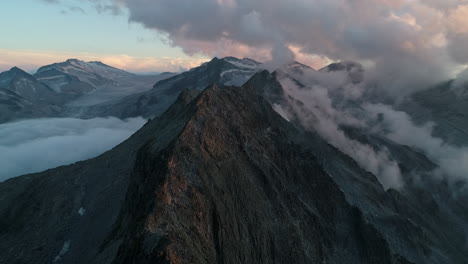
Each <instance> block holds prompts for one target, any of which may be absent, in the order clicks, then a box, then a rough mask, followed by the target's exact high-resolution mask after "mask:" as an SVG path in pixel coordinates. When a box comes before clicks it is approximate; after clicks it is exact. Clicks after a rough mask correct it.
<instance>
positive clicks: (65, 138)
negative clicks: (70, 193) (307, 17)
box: [0, 118, 146, 182]
mask: <svg viewBox="0 0 468 264" xmlns="http://www.w3.org/2000/svg"><path fill="white" fill-rule="evenodd" d="M145 122H146V121H145V120H144V119H143V118H131V119H127V120H120V119H117V118H94V119H89V120H83V119H75V118H47V119H34V120H24V121H19V122H14V123H6V124H1V125H0V182H1V181H4V180H7V179H9V178H12V177H15V176H19V175H22V174H27V173H33V172H39V171H43V170H46V169H49V168H54V167H57V166H61V165H67V164H71V163H73V162H77V161H81V160H86V159H89V158H93V157H96V156H98V155H100V154H102V153H104V152H105V151H107V150H110V149H111V148H113V147H114V146H116V145H118V144H119V143H121V142H122V141H124V140H125V139H127V138H128V137H129V136H130V135H132V134H133V133H134V132H135V131H137V130H138V129H139V128H141V127H142V126H143V124H144V123H145Z"/></svg>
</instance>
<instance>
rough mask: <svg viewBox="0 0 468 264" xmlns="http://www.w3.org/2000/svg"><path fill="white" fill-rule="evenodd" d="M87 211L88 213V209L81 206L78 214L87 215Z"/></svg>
mask: <svg viewBox="0 0 468 264" xmlns="http://www.w3.org/2000/svg"><path fill="white" fill-rule="evenodd" d="M85 213H86V210H85V209H84V208H83V207H80V210H78V214H79V215H80V216H83V215H85Z"/></svg>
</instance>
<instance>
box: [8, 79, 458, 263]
mask: <svg viewBox="0 0 468 264" xmlns="http://www.w3.org/2000/svg"><path fill="white" fill-rule="evenodd" d="M278 85H279V83H278V82H277V81H276V79H275V76H274V75H271V74H269V73H268V72H266V71H264V72H261V73H258V74H256V75H255V76H254V77H252V79H251V80H250V81H248V82H247V83H246V84H245V85H244V86H243V87H241V88H239V87H221V86H218V85H213V86H211V87H209V88H208V89H206V90H205V91H203V92H202V93H201V94H200V95H198V96H196V94H197V93H198V92H197V90H184V92H182V94H181V95H180V96H179V97H178V99H177V100H176V102H175V103H174V104H173V105H172V106H171V107H170V108H169V110H167V111H166V112H165V113H164V114H162V115H161V116H160V117H159V118H157V119H154V120H152V121H150V122H149V123H148V124H146V125H145V126H144V127H143V128H142V129H141V130H140V131H138V132H137V133H135V134H134V135H133V136H132V137H131V138H130V139H128V140H127V141H125V142H124V143H122V144H120V145H119V146H117V147H116V148H114V149H113V150H111V151H109V152H107V153H105V154H103V155H101V156H99V157H98V158H95V159H92V160H89V161H85V162H80V163H77V164H74V165H71V166H66V167H61V168H57V169H53V170H49V171H46V172H43V173H40V174H33V175H25V176H22V177H19V178H15V179H12V180H9V181H7V182H4V183H1V184H0V219H1V220H0V221H1V222H0V227H1V228H0V230H1V231H0V251H1V252H3V253H2V254H1V255H0V262H6V263H29V262H35V263H50V262H55V263H437V262H440V263H462V262H461V261H463V259H464V256H466V249H464V247H463V245H461V244H460V245H452V244H449V242H447V241H449V240H450V239H451V238H453V237H454V235H453V233H452V232H449V233H448V234H449V235H448V236H447V237H445V236H442V235H440V234H444V232H445V230H434V229H433V228H432V226H431V225H429V224H427V223H426V221H427V222H431V221H435V222H437V221H439V219H438V217H439V213H437V211H434V212H435V213H434V216H432V215H430V214H428V213H427V212H428V211H429V209H430V207H427V206H426V205H425V204H421V205H420V207H419V208H418V207H417V206H415V205H418V203H419V200H418V201H411V202H410V201H408V200H407V198H406V196H405V195H401V194H399V193H398V192H396V191H394V190H391V191H389V192H385V191H384V190H383V188H382V186H381V185H380V184H379V182H378V181H377V179H376V177H375V176H374V175H372V174H370V173H368V172H365V171H364V170H362V169H361V168H360V167H359V166H358V165H357V163H356V162H354V161H353V160H352V159H351V158H349V157H348V156H346V155H344V154H343V153H341V152H340V151H339V150H337V149H336V148H334V147H332V146H331V145H329V144H327V142H325V141H324V140H323V139H321V138H320V137H319V136H317V135H316V134H313V133H308V132H305V131H304V130H303V129H302V128H301V127H300V126H298V125H296V124H294V123H289V122H287V121H286V120H284V119H283V118H282V117H281V116H280V115H278V114H277V113H276V112H275V111H274V110H273V109H272V107H271V104H270V101H272V102H274V101H276V100H281V96H282V95H281V90H280V89H278V88H280V87H279V86H278ZM193 98H195V99H193ZM265 98H266V99H265ZM420 212H426V213H425V214H424V219H422V218H423V217H421V214H420ZM432 217H434V218H432ZM459 233H460V234H462V233H463V232H459ZM458 239H459V238H457V241H458ZM448 247H450V248H451V250H447V248H448Z"/></svg>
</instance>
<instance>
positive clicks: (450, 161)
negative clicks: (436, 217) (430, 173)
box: [363, 104, 468, 181]
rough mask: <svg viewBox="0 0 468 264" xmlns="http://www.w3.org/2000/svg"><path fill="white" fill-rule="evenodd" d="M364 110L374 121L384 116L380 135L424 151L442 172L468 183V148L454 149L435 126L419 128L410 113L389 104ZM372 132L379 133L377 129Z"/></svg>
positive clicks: (453, 178)
mask: <svg viewBox="0 0 468 264" xmlns="http://www.w3.org/2000/svg"><path fill="white" fill-rule="evenodd" d="M363 107H364V109H365V110H366V111H367V112H368V113H370V114H371V115H372V116H373V117H374V119H377V118H379V117H378V116H379V115H382V117H383V119H382V121H381V122H379V123H378V124H379V125H380V126H381V128H382V129H381V130H380V131H379V130H377V131H378V132H379V133H380V134H384V135H385V136H386V137H388V138H389V139H391V140H393V141H395V142H397V143H399V144H402V145H407V146H411V147H413V148H415V149H417V150H421V151H422V152H423V153H424V154H425V155H426V156H428V157H429V158H430V159H431V160H433V161H434V162H435V163H436V164H438V165H439V166H440V171H439V172H440V173H442V174H444V175H445V176H449V177H450V178H451V179H452V180H455V181H456V180H465V181H466V180H468V148H466V147H456V146H452V145H449V144H447V143H445V142H444V141H443V140H442V139H441V138H437V137H433V136H432V131H433V128H434V124H432V123H427V124H424V125H421V126H417V125H415V124H414V123H413V122H412V120H411V117H410V116H409V115H408V114H407V113H405V112H402V111H397V110H394V109H393V108H392V107H391V106H388V105H383V104H366V105H364V106H363ZM380 119H381V118H380ZM372 129H373V130H374V131H376V127H374V128H372ZM383 131H385V132H383Z"/></svg>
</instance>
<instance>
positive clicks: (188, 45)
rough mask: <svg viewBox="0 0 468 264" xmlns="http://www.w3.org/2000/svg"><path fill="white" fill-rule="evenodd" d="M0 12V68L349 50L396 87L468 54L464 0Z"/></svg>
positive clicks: (243, 2)
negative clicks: (68, 60)
mask: <svg viewBox="0 0 468 264" xmlns="http://www.w3.org/2000/svg"><path fill="white" fill-rule="evenodd" d="M0 22H1V23H2V25H7V26H2V27H1V29H0V34H1V36H2V40H1V41H0V58H1V59H0V68H2V69H5V68H8V67H11V66H13V64H14V65H17V66H19V67H24V68H26V70H33V69H34V67H37V66H38V65H43V64H46V63H51V62H55V61H60V60H61V61H63V60H65V59H66V58H69V57H75V58H79V59H83V60H101V61H103V62H104V63H108V64H111V65H112V66H115V67H119V68H123V69H126V70H129V71H135V72H154V71H164V70H171V71H176V70H178V69H179V70H180V69H181V68H184V69H185V68H190V67H193V66H196V65H198V64H200V63H201V62H203V61H206V60H209V59H210V58H212V57H214V56H217V57H224V56H236V57H250V58H253V59H257V60H259V61H263V62H265V61H273V62H278V63H280V62H284V61H290V60H292V59H295V60H298V61H300V62H302V63H304V64H308V65H310V66H312V67H314V68H319V67H321V66H324V65H325V64H326V63H328V62H330V61H337V60H353V61H358V62H361V63H364V64H366V65H371V66H372V67H374V68H375V69H376V70H375V71H374V72H375V74H376V77H378V78H381V79H385V78H387V79H389V80H390V81H391V80H392V79H394V76H399V77H400V76H402V78H399V79H401V80H404V83H395V87H396V86H399V87H402V86H405V85H411V86H418V85H419V86H423V85H427V83H430V82H434V81H436V80H441V79H447V78H451V77H454V76H456V74H457V73H459V72H461V71H462V70H463V69H464V68H466V65H467V64H468V49H467V48H466V47H467V46H468V0H288V1H285V0H197V1H194V0H15V1H4V3H2V8H1V9H0ZM412 77H414V78H413V79H414V80H409V79H411V78H412ZM422 82H423V83H422Z"/></svg>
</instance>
